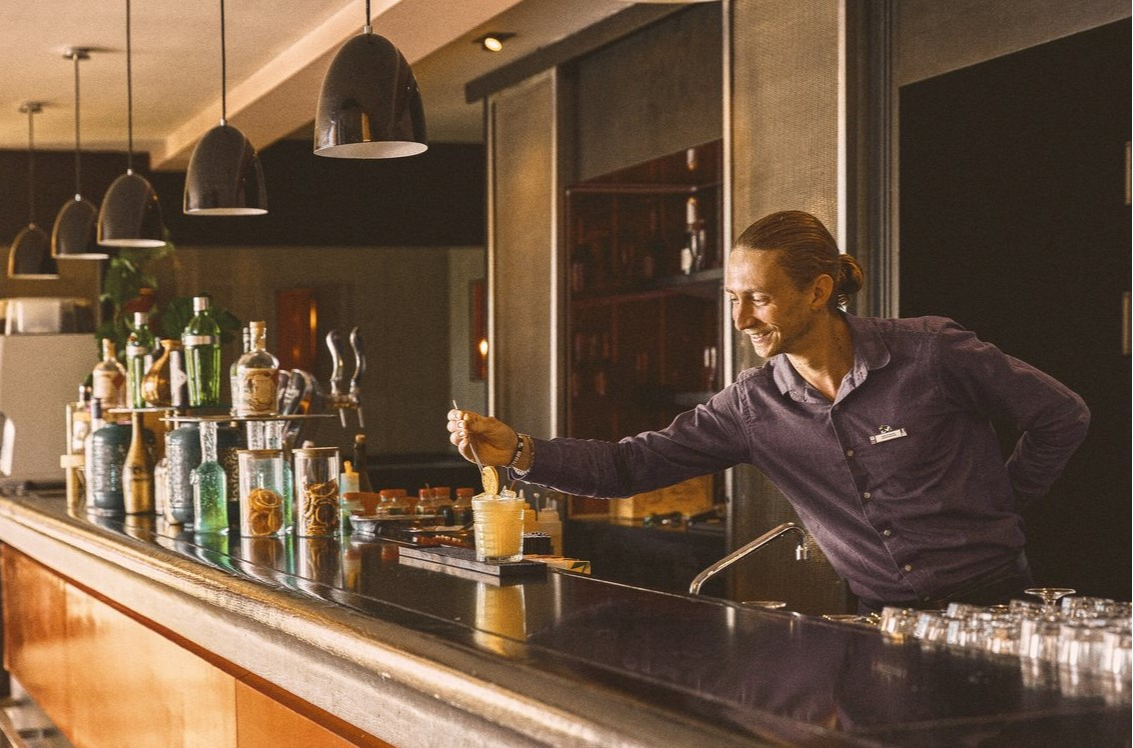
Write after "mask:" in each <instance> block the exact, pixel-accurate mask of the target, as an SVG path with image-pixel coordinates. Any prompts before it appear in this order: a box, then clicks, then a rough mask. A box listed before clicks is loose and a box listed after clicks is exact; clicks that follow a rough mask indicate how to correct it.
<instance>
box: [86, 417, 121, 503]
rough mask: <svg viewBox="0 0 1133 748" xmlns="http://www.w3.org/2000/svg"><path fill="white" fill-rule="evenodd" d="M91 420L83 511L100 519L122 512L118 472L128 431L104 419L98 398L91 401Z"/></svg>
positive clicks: (119, 472)
mask: <svg viewBox="0 0 1133 748" xmlns="http://www.w3.org/2000/svg"><path fill="white" fill-rule="evenodd" d="M94 403H98V405H95V404H94ZM91 418H92V424H91V426H92V432H91V435H90V444H89V447H88V450H87V467H86V470H87V487H88V495H87V511H88V512H90V513H92V514H97V515H101V516H111V517H112V516H119V515H121V514H123V513H124V512H125V511H126V504H125V497H124V495H123V493H122V472H123V468H124V466H125V463H126V454H127V452H128V451H129V445H130V429H129V427H127V426H123V425H122V424H120V423H116V422H114V421H113V420H104V419H103V410H102V405H101V401H100V400H98V399H95V400H94V401H93V402H92V406H91ZM96 426H97V428H94V427H96Z"/></svg>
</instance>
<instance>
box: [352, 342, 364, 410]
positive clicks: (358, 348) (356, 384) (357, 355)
mask: <svg viewBox="0 0 1133 748" xmlns="http://www.w3.org/2000/svg"><path fill="white" fill-rule="evenodd" d="M350 347H351V348H353V349H354V374H353V375H351V377H350V394H351V395H352V396H354V397H355V398H356V397H357V396H358V393H359V392H360V391H361V389H362V375H363V374H365V373H366V351H365V349H364V348H363V347H362V333H361V332H359V331H358V328H357V327H355V328H354V329H353V330H351V331H350Z"/></svg>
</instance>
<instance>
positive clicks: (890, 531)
mask: <svg viewBox="0 0 1133 748" xmlns="http://www.w3.org/2000/svg"><path fill="white" fill-rule="evenodd" d="M881 534H882V535H884V536H885V537H887V538H888V537H889V536H890V535H892V534H893V531H892V530H882V531H881Z"/></svg>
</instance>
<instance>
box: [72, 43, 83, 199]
mask: <svg viewBox="0 0 1133 748" xmlns="http://www.w3.org/2000/svg"><path fill="white" fill-rule="evenodd" d="M71 57H72V58H73V59H74V60H75V197H76V198H78V197H79V196H80V195H82V194H83V190H82V179H83V171H82V166H81V164H80V163H79V160H80V158H81V156H80V154H81V153H82V140H81V139H80V136H79V60H81V59H82V55H81V54H79V53H78V52H75V53H73V54H72V55H71Z"/></svg>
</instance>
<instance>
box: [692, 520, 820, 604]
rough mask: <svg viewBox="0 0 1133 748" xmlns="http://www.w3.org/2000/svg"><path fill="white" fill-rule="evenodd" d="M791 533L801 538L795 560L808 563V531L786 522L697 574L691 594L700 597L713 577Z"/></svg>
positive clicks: (796, 549)
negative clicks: (701, 588)
mask: <svg viewBox="0 0 1133 748" xmlns="http://www.w3.org/2000/svg"><path fill="white" fill-rule="evenodd" d="M789 532H794V533H797V534H798V536H799V544H798V545H797V546H795V560H796V561H806V560H807V559H808V558H809V557H810V551H809V549H808V548H807V545H806V530H804V529H803V528H801V527H799V526H798V525H796V524H795V523H794V522H784V523H783V524H781V525H779V526H778V527H774V528H772V529H770V530H768V531H767V532H765V533H763V534H762V535H760V536H759V537H758V538H756V539H755V540H753V541H751V542H750V543H748V544H746V545H743V546H741V547H739V548H737V549H736V550H734V551H732V552H731V553H729V554H728V555H727V556H724V558H722V559H720V560H719V561H717V562H716V563H714V564H712V565H711V566H709V567H708V568H707V569H705V570H704V571H702V572H700V573H699V574H697V575H696V579H694V580H692V584H690V585H689V586H688V591H689V594H692V595H699V594H700V587H701V585H703V584H704V583H705V582H707V581H708V580H709V579H710V578H711V577H713V576H715V575H716V574H719V573H720V572H721V571H723V570H724V569H726V568H728V567H729V566H731V565H732V564H734V563H735V562H737V561H739V560H740V559H741V558H743V557H744V556H747V555H748V554H750V553H754V552H755V551H758V550H759V549H760V548H762V547H763V546H765V545H767V544H768V543H770V542H771V541H772V540H774V539H775V538H777V537H779V536H780V535H786V534H787V533H789Z"/></svg>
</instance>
